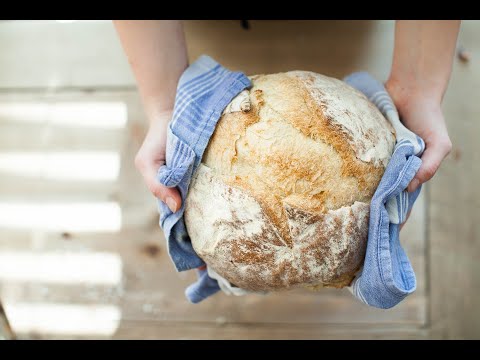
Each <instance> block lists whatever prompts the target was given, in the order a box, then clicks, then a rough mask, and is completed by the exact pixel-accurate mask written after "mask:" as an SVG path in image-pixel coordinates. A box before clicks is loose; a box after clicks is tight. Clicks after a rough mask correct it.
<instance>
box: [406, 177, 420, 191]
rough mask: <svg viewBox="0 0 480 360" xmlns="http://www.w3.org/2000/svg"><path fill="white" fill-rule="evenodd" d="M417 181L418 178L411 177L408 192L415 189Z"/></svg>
mask: <svg viewBox="0 0 480 360" xmlns="http://www.w3.org/2000/svg"><path fill="white" fill-rule="evenodd" d="M419 183H420V181H418V179H413V180H412V181H411V182H410V185H409V186H408V192H414V191H415V190H416V189H417V187H418V184H419Z"/></svg>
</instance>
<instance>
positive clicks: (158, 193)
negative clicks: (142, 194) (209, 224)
mask: <svg viewBox="0 0 480 360" xmlns="http://www.w3.org/2000/svg"><path fill="white" fill-rule="evenodd" d="M161 165H163V163H160V164H159V163H156V164H152V163H150V164H148V165H143V164H138V165H137V167H138V168H139V170H140V173H141V174H142V176H143V178H144V180H145V183H146V184H147V187H148V189H149V190H150V192H151V193H152V194H153V195H154V196H155V197H156V198H158V199H160V200H161V201H162V202H163V203H165V204H166V205H167V206H168V208H169V209H170V210H171V211H172V212H177V211H178V209H180V207H181V206H182V198H181V196H180V193H179V191H178V190H177V188H175V187H167V186H164V185H162V184H160V182H159V181H158V180H157V172H158V169H159V168H160V166H161Z"/></svg>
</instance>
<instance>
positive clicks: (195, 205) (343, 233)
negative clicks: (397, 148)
mask: <svg viewBox="0 0 480 360" xmlns="http://www.w3.org/2000/svg"><path fill="white" fill-rule="evenodd" d="M252 83H253V87H252V88H251V89H250V91H246V92H244V93H243V94H242V95H241V99H239V100H237V102H238V103H239V104H241V106H240V105H238V106H237V105H235V104H232V106H231V107H229V108H227V110H228V111H225V113H224V115H223V116H222V118H221V119H220V121H219V123H218V125H217V128H216V130H215V133H214V135H213V136H212V138H211V140H210V143H209V146H208V148H207V150H206V152H205V155H204V157H203V159H202V165H201V166H200V168H199V170H198V171H197V173H196V174H195V178H194V179H193V181H192V184H191V187H190V190H189V194H188V197H187V201H186V210H185V222H186V226H187V229H188V231H189V234H190V237H191V239H192V244H193V246H194V248H195V251H196V252H197V253H198V255H199V256H200V257H202V258H203V259H204V260H205V262H206V263H207V264H208V265H209V266H211V267H212V268H213V269H214V270H215V271H216V272H217V273H218V274H220V275H221V276H223V277H225V278H226V279H227V280H229V281H230V282H231V283H233V284H235V285H236V286H239V287H241V288H244V289H247V290H253V291H260V290H279V289H285V288H290V287H292V286H297V285H319V284H322V285H324V286H335V287H342V286H345V285H348V284H349V283H350V281H351V279H352V278H353V276H354V274H355V272H356V271H357V270H358V269H359V267H360V266H361V263H362V259H363V257H364V253H365V249H366V239H367V233H368V209H369V202H370V199H371V197H372V196H373V193H374V191H375V189H376V187H377V186H378V183H379V181H380V179H381V176H382V175H383V172H384V169H385V165H386V164H387V162H388V160H389V158H390V156H391V153H392V151H393V146H394V139H395V138H394V135H393V129H392V127H391V126H390V124H389V123H388V122H387V121H386V120H385V118H384V117H383V116H382V115H381V114H380V112H379V111H378V110H377V109H376V108H375V107H374V106H373V105H372V104H371V103H370V102H369V101H368V100H367V99H366V98H365V97H364V96H363V95H362V94H361V93H359V92H358V91H356V90H354V89H352V88H351V87H349V86H348V85H346V84H344V83H343V82H341V81H339V80H336V79H332V78H328V77H325V76H322V75H318V74H315V73H311V72H302V71H294V72H288V73H281V74H273V75H259V76H255V77H252ZM246 99H247V100H248V99H249V101H250V106H247V107H246V106H245V104H246V103H245V100H246ZM232 103H233V102H232ZM234 105H235V106H234ZM234 108H239V109H241V111H236V110H235V109H234ZM245 109H248V110H247V111H245Z"/></svg>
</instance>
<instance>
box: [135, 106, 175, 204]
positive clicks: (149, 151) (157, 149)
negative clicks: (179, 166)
mask: <svg viewBox="0 0 480 360" xmlns="http://www.w3.org/2000/svg"><path fill="white" fill-rule="evenodd" d="M171 117H172V110H169V111H165V112H162V113H161V114H157V115H156V116H155V119H153V120H152V121H151V122H150V128H149V129H148V132H147V135H146V136H145V139H144V140H143V144H142V146H141V147H140V149H139V150H138V152H137V155H136V156H135V166H136V168H137V169H138V171H140V173H141V174H142V176H143V179H144V181H145V183H146V184H147V187H148V189H149V190H150V192H151V193H152V194H153V195H154V196H155V197H156V198H158V199H160V200H161V201H163V202H164V203H165V204H166V205H167V206H168V207H169V209H170V210H171V211H172V212H176V211H177V210H178V209H180V207H181V206H182V198H181V196H180V193H179V192H178V190H177V188H170V187H166V186H164V185H162V184H160V183H159V182H158V180H157V173H158V169H159V168H160V166H162V165H164V164H165V154H166V145H167V127H168V122H169V121H170V119H171Z"/></svg>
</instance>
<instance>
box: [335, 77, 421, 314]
mask: <svg viewBox="0 0 480 360" xmlns="http://www.w3.org/2000/svg"><path fill="white" fill-rule="evenodd" d="M344 81H345V82H346V83H348V84H349V85H351V86H352V87H354V88H356V89H358V90H360V91H361V92H362V93H363V94H364V95H365V96H367V97H368V99H369V100H370V101H371V102H372V103H373V104H375V105H376V106H377V107H378V109H379V110H380V111H381V112H382V114H383V115H384V116H385V117H386V118H387V119H388V120H389V121H390V123H391V124H392V125H393V127H394V128H395V132H396V138H397V140H396V145H395V149H394V152H393V155H392V157H391V159H390V161H389V163H388V165H387V168H386V169H385V173H384V174H383V176H382V179H381V181H380V184H379V185H378V188H377V190H376V191H375V194H374V195H373V198H372V201H371V203H370V220H369V229H368V243H367V252H366V255H365V262H364V265H363V270H362V271H361V273H360V274H359V275H357V277H356V278H355V279H354V280H353V282H352V284H351V285H350V288H349V289H350V291H351V292H352V293H353V295H354V296H355V297H356V298H358V299H360V300H361V301H362V302H364V303H365V304H367V305H370V306H374V307H377V308H382V309H388V308H391V307H393V306H395V305H397V304H398V303H399V302H400V301H402V300H403V299H404V298H405V297H406V296H408V295H409V294H411V293H413V292H414V291H415V289H416V278H415V273H414V271H413V268H412V265H411V264H410V261H409V259H408V257H407V255H406V253H405V251H404V250H403V248H402V246H401V244H400V239H399V232H400V224H402V223H403V222H405V220H406V216H407V214H408V212H409V211H410V210H411V209H412V206H413V203H414V202H415V200H416V199H417V197H418V195H419V194H420V190H421V187H418V189H417V190H415V191H414V192H412V193H409V192H407V191H406V188H407V186H408V184H409V183H410V181H411V180H412V179H413V178H414V176H415V174H416V173H417V171H418V169H419V168H420V165H421V164H422V161H421V160H420V158H419V156H420V155H421V154H422V153H423V150H424V149H425V143H424V142H423V140H422V139H421V138H420V137H419V136H417V135H416V134H414V133H413V132H411V131H410V130H408V129H407V128H406V127H405V126H403V124H402V123H401V122H400V119H399V116H398V113H397V110H396V108H395V105H394V104H393V102H392V99H391V98H390V96H389V95H388V93H387V91H386V90H385V88H384V87H383V85H382V84H381V83H379V82H378V81H377V80H375V79H374V78H373V77H372V76H370V75H369V74H368V73H366V72H358V73H353V74H351V75H349V76H347V77H346V78H345V79H344Z"/></svg>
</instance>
